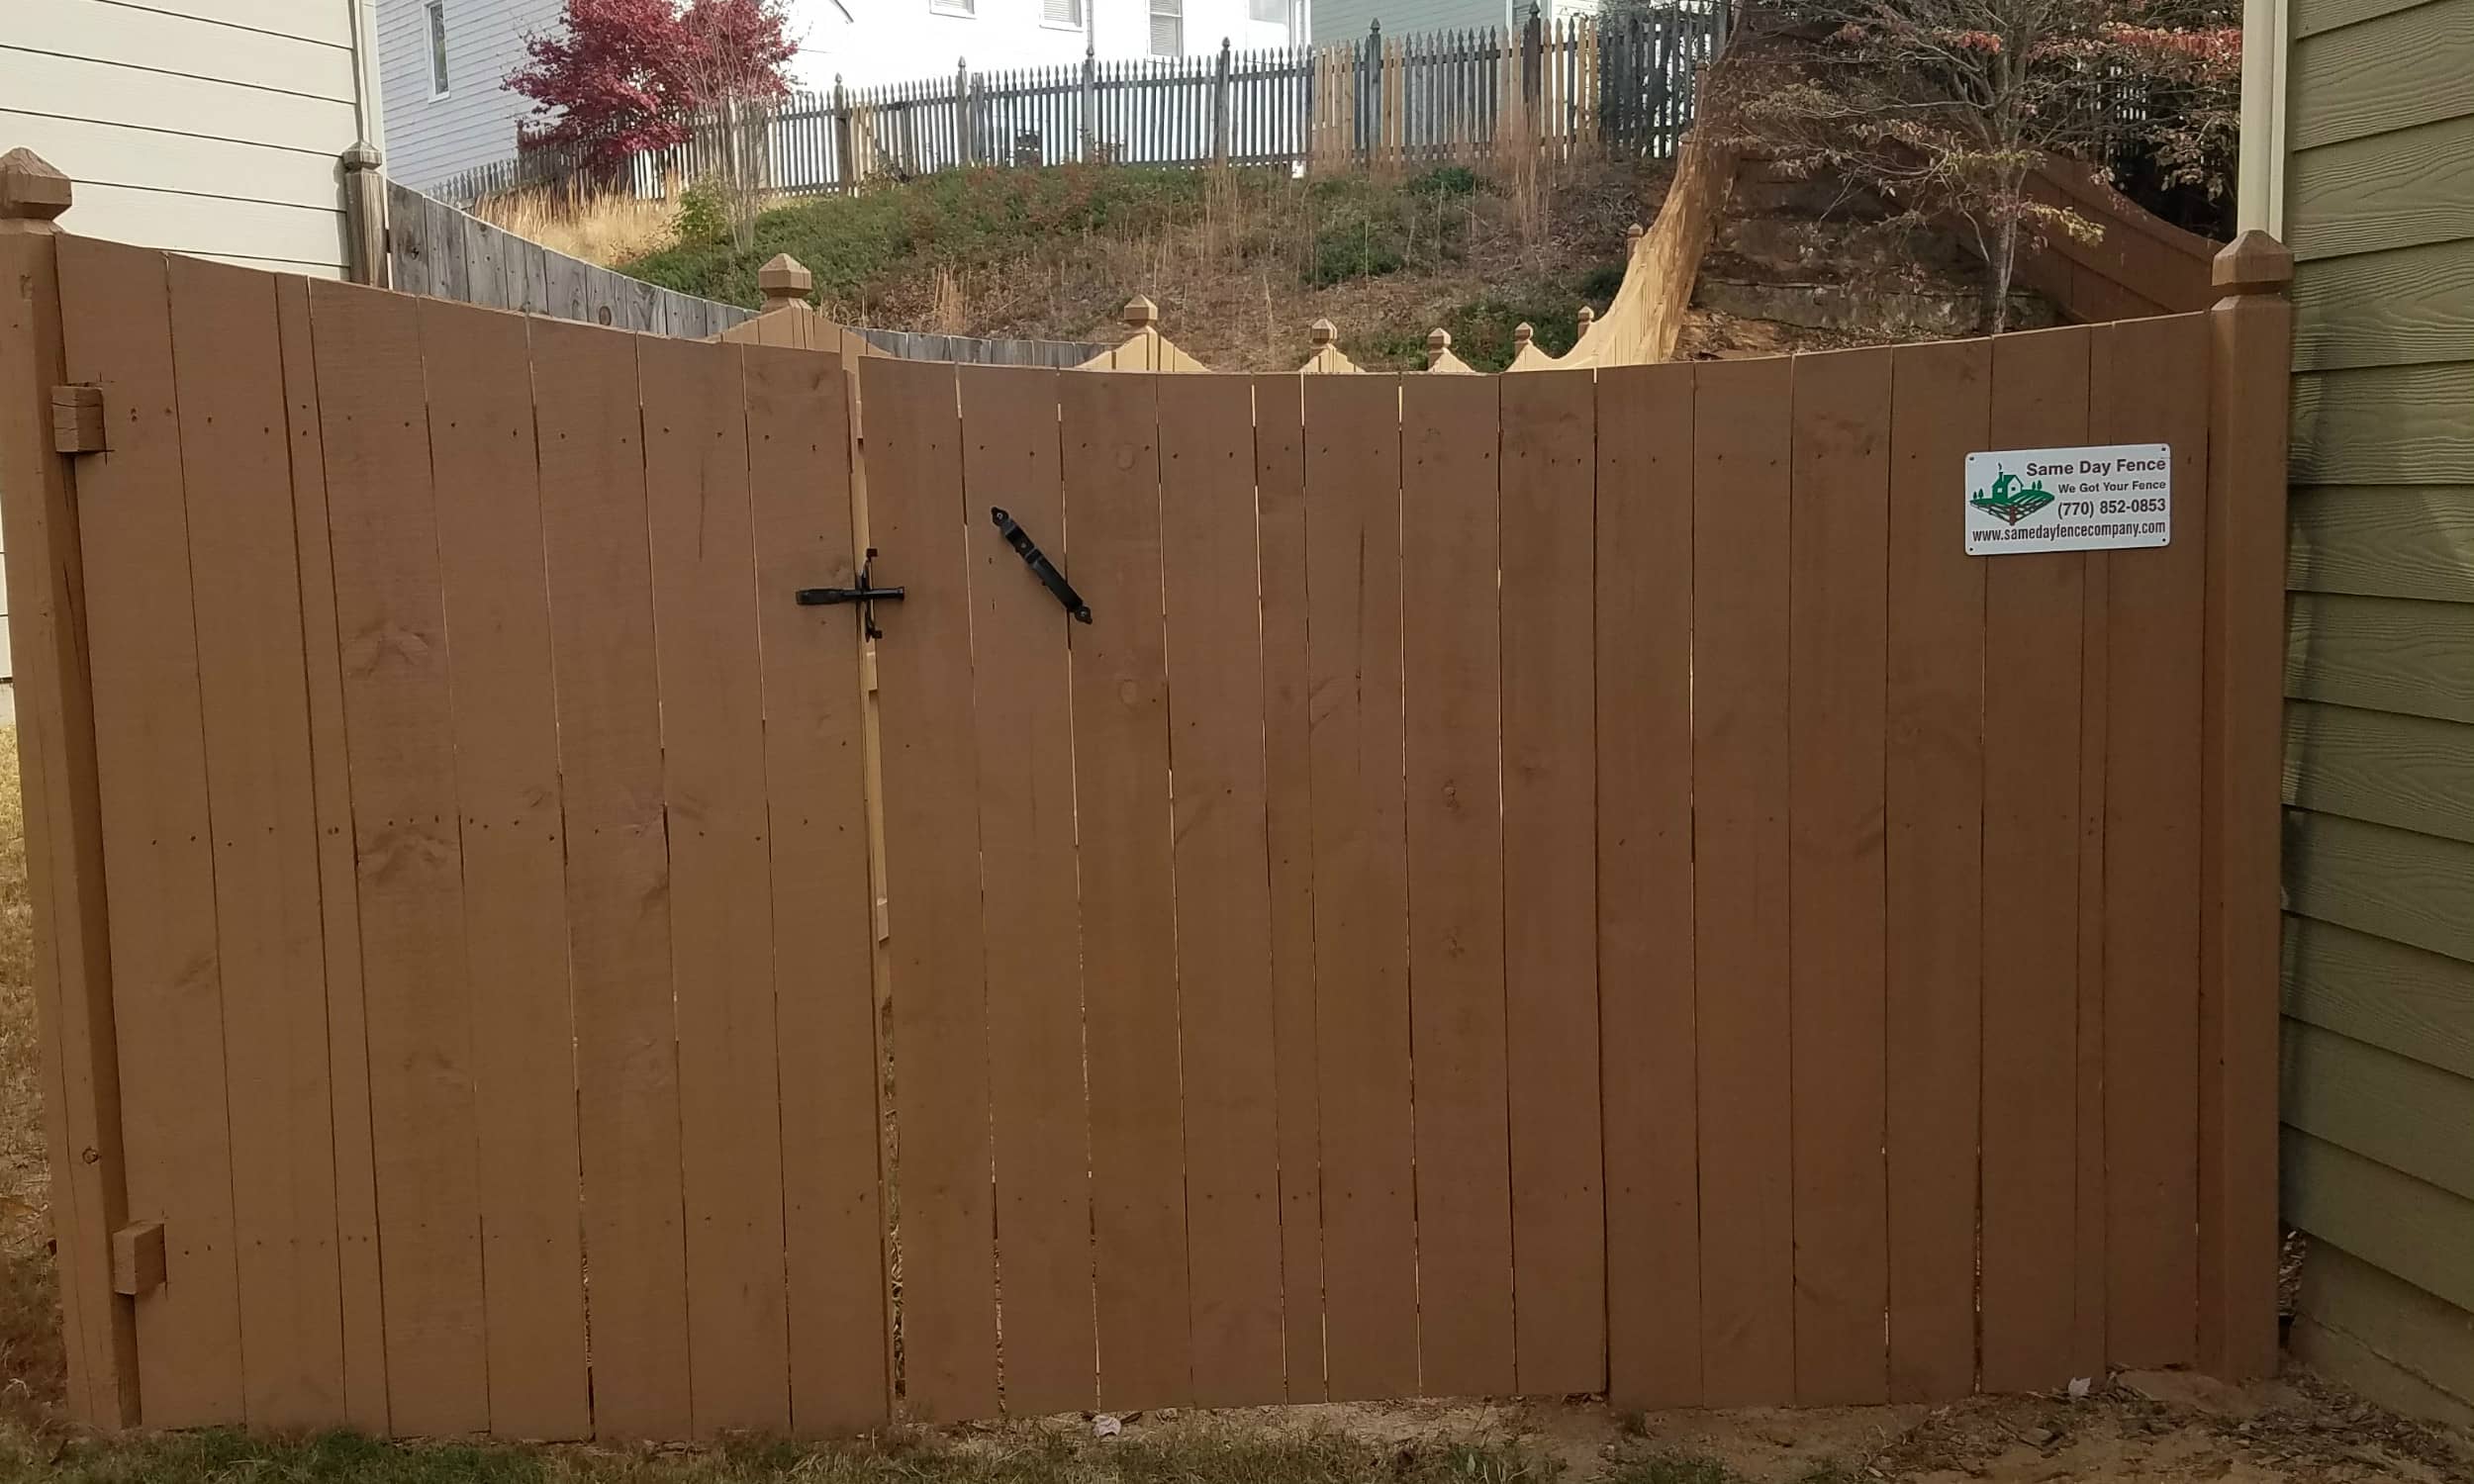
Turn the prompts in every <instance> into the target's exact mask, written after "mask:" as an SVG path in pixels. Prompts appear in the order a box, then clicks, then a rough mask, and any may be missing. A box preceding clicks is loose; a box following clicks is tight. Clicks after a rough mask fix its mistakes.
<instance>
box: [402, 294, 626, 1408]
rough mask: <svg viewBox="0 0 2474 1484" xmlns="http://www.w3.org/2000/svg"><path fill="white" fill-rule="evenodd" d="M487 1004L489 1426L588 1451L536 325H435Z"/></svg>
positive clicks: (468, 876)
mask: <svg viewBox="0 0 2474 1484" xmlns="http://www.w3.org/2000/svg"><path fill="white" fill-rule="evenodd" d="M421 321H422V357H423V360H424V362H425V364H426V366H427V368H428V377H429V398H430V416H429V460H430V468H431V471H432V478H433V479H434V481H435V484H436V489H437V508H438V516H437V518H438V536H437V541H438V566H439V576H440V579H441V581H442V584H443V589H444V594H445V615H446V624H447V632H448V635H449V642H450V643H452V644H453V645H454V670H453V674H452V677H451V682H450V690H451V693H452V696H453V701H454V736H455V787H456V795H457V799H458V809H459V811H460V815H461V822H460V829H461V833H462V837H463V852H464V897H463V919H464V920H463V930H464V943H465V953H466V956H467V962H468V964H469V966H470V974H471V976H472V983H473V985H474V994H473V1007H472V1010H473V1071H474V1077H475V1089H474V1090H475V1096H476V1104H477V1108H478V1116H479V1127H480V1156H481V1164H480V1167H481V1186H480V1190H481V1261H482V1280H483V1288H484V1291H485V1293H486V1295H487V1300H488V1307H489V1356H490V1369H489V1384H490V1421H491V1426H492V1427H493V1428H494V1429H496V1430H498V1431H500V1432H503V1433H506V1434H510V1435H513V1436H516V1437H521V1438H579V1437H582V1436H584V1435H585V1434H586V1433H587V1432H589V1431H590V1429H591V1426H592V1405H591V1402H590V1400H589V1385H588V1382H587V1380H586V1377H585V1349H584V1254H583V1251H582V1244H581V1236H580V1233H579V1231H578V1228H577V1222H576V1210H577V1202H578V1199H579V1194H578V1191H577V1188H576V1181H577V1149H576V1102H575V1083H574V1078H573V1075H572V1072H571V1070H570V1068H571V1067H573V1065H574V1060H575V1058H574V1052H573V1046H574V1027H573V1022H572V1021H571V1020H570V1018H569V1015H568V1009H567V1007H568V987H567V934H566V869H565V855H566V849H565V842H564V841H563V839H562V829H561V821H560V809H559V797H558V733H557V718H556V716H555V715H554V713H553V710H552V704H551V695H552V690H551V683H550V636H549V596H548V593H547V591H546V589H545V588H544V586H543V578H542V566H541V504H540V486H539V483H538V468H539V465H538V462H537V459H536V456H535V453H534V443H533V422H532V387H531V384H530V380H529V376H528V364H527V362H528V358H529V350H528V347H527V344H526V340H525V325H524V322H523V320H521V319H519V318H517V317H515V316H513V315H493V314H482V313H478V312H476V311H474V310H470V309H466V308H464V307H462V306H460V305H451V304H447V303H445V302H443V301H440V300H428V301H425V302H424V303H423V305H422V309H421Z"/></svg>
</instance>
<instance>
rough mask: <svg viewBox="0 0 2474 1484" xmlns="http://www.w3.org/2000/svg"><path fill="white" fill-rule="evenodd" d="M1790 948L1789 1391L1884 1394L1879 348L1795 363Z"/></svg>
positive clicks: (1882, 438) (1842, 1401)
mask: <svg viewBox="0 0 2474 1484" xmlns="http://www.w3.org/2000/svg"><path fill="white" fill-rule="evenodd" d="M1793 376H1794V383H1795V385H1794V397H1795V410H1794V455H1793V460H1794V461H1793V465H1792V469H1793V480H1794V488H1793V492H1792V496H1791V499H1790V505H1789V510H1788V525H1789V528H1790V535H1789V556H1788V562H1789V567H1790V574H1789V583H1790V591H1789V595H1788V630H1789V634H1788V662H1787V670H1788V675H1789V685H1790V688H1791V697H1790V701H1789V721H1788V730H1789V733H1790V746H1791V749H1792V757H1791V760H1790V763H1789V776H1790V788H1789V792H1790V794H1791V796H1792V803H1793V809H1792V813H1791V815H1790V817H1789V821H1788V882H1787V895H1788V900H1789V904H1790V906H1789V917H1788V924H1789V926H1788V937H1789V944H1788V957H1789V960H1790V963H1791V974H1792V994H1791V1003H1792V1016H1793V1023H1794V1025H1793V1042H1794V1044H1793V1048H1792V1057H1791V1065H1792V1068H1793V1069H1792V1072H1791V1075H1792V1078H1793V1088H1792V1098H1791V1101H1792V1104H1793V1107H1794V1117H1795V1399H1796V1401H1798V1402H1799V1403H1803V1404H1806V1405H1828V1406H1851V1405H1862V1404H1865V1403H1871V1402H1879V1401H1883V1400H1886V1399H1887V1397H1888V1393H1889V1367H1888V1352H1887V1350H1886V1348H1885V1346H1884V1331H1883V1316H1884V1314H1885V1313H1886V1312H1887V1310H1888V1307H1889V1254H1888V1244H1889V1232H1888V1226H1889V1209H1888V1207H1889V1196H1888V1191H1887V1186H1886V1178H1887V1177H1886V1175H1885V1173H1884V1170H1883V1164H1882V1159H1883V1155H1882V1146H1883V1143H1884V1140H1885V1137H1886V1134H1887V1129H1886V1122H1887V1118H1888V1110H1887V1107H1886V1099H1887V1097H1888V1089H1887V1085H1886V1083H1887V1076H1888V1070H1887V1067H1886V1065H1885V1058H1886V1056H1887V1052H1886V1049H1885V1046H1884V1038H1885V1037H1886V1035H1887V1022H1888V1003H1887V996H1888V989H1889V986H1888V981H1887V972H1888V971H1887V965H1886V962H1885V955H1886V952H1887V945H1886V935H1887V929H1886V923H1885V919H1884V911H1885V898H1884V890H1885V885H1884V873H1885V870H1886V867H1885V863H1884V857H1883V850H1884V844H1883V840H1882V818H1883V808H1884V802H1883V788H1884V787H1885V781H1884V770H1885V768H1886V765H1887V758H1886V752H1887V743H1886V737H1885V734H1884V727H1885V716H1884V709H1883V708H1884V705H1885V688H1886V674H1885V670H1884V665H1885V663H1886V661H1885V655H1884V651H1885V649H1886V646H1887V636H1888V610H1889V589H1888V580H1889V473H1890V377H1891V352H1889V351H1887V350H1852V351H1846V352H1842V353H1840V354H1836V355H1799V356H1797V357H1796V358H1795V361H1794V372H1793Z"/></svg>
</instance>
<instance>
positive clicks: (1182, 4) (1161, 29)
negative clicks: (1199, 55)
mask: <svg viewBox="0 0 2474 1484" xmlns="http://www.w3.org/2000/svg"><path fill="white" fill-rule="evenodd" d="M1151 54H1152V55H1154V56H1183V55H1185V54H1186V0H1151Z"/></svg>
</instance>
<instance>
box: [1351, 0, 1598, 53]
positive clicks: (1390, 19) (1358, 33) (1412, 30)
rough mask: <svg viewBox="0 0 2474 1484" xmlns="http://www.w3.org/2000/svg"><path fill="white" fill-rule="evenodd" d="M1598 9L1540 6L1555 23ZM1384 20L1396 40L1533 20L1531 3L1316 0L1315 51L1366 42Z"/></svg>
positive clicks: (1568, 1) (1591, 3) (1558, 0)
mask: <svg viewBox="0 0 2474 1484" xmlns="http://www.w3.org/2000/svg"><path fill="white" fill-rule="evenodd" d="M1597 8H1598V7H1597V0H1539V11H1540V13H1541V14H1542V15H1544V16H1545V17H1546V18H1547V19H1548V20H1550V21H1553V20H1557V19H1560V18H1562V17H1565V16H1572V15H1581V14H1585V13H1591V12H1594V11H1596V10H1597ZM1379 19H1380V21H1381V22H1382V23H1383V31H1384V32H1385V33H1386V34H1387V35H1391V36H1404V35H1414V34H1416V33H1418V32H1425V31H1450V30H1455V29H1458V28H1462V27H1475V26H1492V27H1494V28H1496V29H1497V30H1501V29H1503V28H1505V27H1509V26H1516V25H1519V24H1521V23H1522V22H1525V21H1527V20H1528V19H1529V0H1314V45H1316V46H1330V45H1332V44H1333V43H1335V42H1358V41H1364V40H1365V39H1366V33H1367V31H1368V29H1369V28H1371V27H1372V26H1373V25H1374V23H1375V22H1376V21H1377V20H1379Z"/></svg>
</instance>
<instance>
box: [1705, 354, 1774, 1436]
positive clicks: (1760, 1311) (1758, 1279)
mask: <svg viewBox="0 0 2474 1484" xmlns="http://www.w3.org/2000/svg"><path fill="white" fill-rule="evenodd" d="M1789 365H1790V363H1789V362H1788V361H1786V360H1784V359H1779V360H1767V361H1721V362H1711V363H1708V364H1705V365H1702V366H1699V367H1697V368H1695V373H1696V387H1697V392H1696V399H1695V407H1694V417H1693V468H1694V479H1693V510H1692V522H1693V547H1692V553H1693V554H1692V609H1693V692H1692V696H1693V718H1692V733H1693V746H1692V753H1693V756H1692V765H1693V808H1694V816H1693V834H1694V841H1695V848H1694V875H1693V896H1694V908H1693V913H1694V915H1693V975H1694V983H1695V994H1694V1001H1695V1013H1696V1017H1697V1018H1696V1028H1697V1031H1698V1035H1699V1046H1698V1053H1699V1065H1698V1076H1699V1081H1700V1098H1701V1106H1700V1149H1701V1372H1702V1388H1703V1389H1702V1400H1703V1401H1704V1403H1705V1404H1707V1405H1709V1406H1714V1407H1720V1406H1736V1405H1743V1404H1747V1403H1759V1402H1774V1401H1776V1400H1777V1399H1778V1398H1780V1397H1783V1396H1791V1395H1793V1394H1794V1387H1795V1331H1794V1325H1795V1311H1794V1299H1793V1292H1794V1265H1795V1253H1794V1234H1793V1231H1792V1229H1791V1225H1790V1223H1791V1200H1792V1188H1791V1179H1792V1177H1791V1173H1790V1160H1791V1158H1792V1133H1791V1129H1790V1121H1789V1116H1788V1104H1787V1079H1786V1075H1785V1073H1786V1067H1787V1065H1788V1063H1787V1058H1788V1055H1789V1048H1788V1042H1789V1028H1788V1016H1789V1011H1788V993H1789V991H1788V974H1789V963H1788V944H1787V938H1786V935H1785V934H1784V933H1783V932H1781V931H1780V930H1779V928H1780V925H1781V924H1782V923H1783V922H1784V921H1785V919H1786V911H1787V770H1788V737H1787V706H1788V699H1787V644H1788V627H1787V586H1788V575H1787V540H1788V529H1787V524H1788V515H1787V480H1788V474H1787V453H1788V443H1789V424H1788V399H1789V396H1790V386H1789V369H1788V368H1789Z"/></svg>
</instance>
